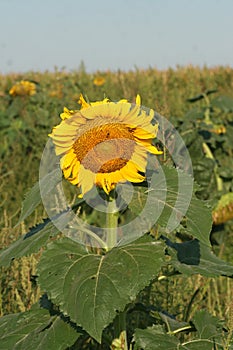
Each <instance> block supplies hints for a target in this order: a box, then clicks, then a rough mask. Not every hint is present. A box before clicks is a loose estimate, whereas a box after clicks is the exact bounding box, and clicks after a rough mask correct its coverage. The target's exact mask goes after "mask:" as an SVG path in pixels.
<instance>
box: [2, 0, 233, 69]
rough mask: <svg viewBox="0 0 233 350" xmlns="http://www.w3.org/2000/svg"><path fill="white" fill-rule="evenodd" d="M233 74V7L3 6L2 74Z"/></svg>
mask: <svg viewBox="0 0 233 350" xmlns="http://www.w3.org/2000/svg"><path fill="white" fill-rule="evenodd" d="M81 61H83V62H84V64H85V67H86V70H87V71H88V72H94V71H96V70H101V71H105V70H107V69H111V70H114V71H115V70H117V69H121V70H129V69H134V68H135V66H136V67H138V68H148V67H149V66H150V67H156V68H158V69H166V68H168V67H173V68H174V67H176V65H182V66H183V65H187V64H193V65H199V66H203V65H207V66H210V67H211V66H216V65H230V66H233V1H232V0H222V1H220V0H195V1H194V0H117V1H116V0H114V1H111V0H83V1H80V0H60V1H59V0H46V1H38V0H0V73H8V72H26V71H29V70H33V71H45V70H50V71H53V70H54V68H55V66H56V67H58V69H61V68H62V67H65V68H66V70H68V71H70V70H75V69H78V68H79V66H80V62H81Z"/></svg>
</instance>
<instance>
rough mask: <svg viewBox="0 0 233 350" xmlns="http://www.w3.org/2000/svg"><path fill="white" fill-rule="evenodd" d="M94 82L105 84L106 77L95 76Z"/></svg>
mask: <svg viewBox="0 0 233 350" xmlns="http://www.w3.org/2000/svg"><path fill="white" fill-rule="evenodd" d="M93 84H94V85H95V86H102V85H104V84H105V79H104V77H101V76H98V77H95V79H94V81H93Z"/></svg>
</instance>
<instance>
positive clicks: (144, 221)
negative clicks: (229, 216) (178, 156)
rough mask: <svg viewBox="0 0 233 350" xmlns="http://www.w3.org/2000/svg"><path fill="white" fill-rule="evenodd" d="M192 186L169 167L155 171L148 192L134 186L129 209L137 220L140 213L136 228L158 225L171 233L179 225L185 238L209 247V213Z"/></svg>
mask: <svg viewBox="0 0 233 350" xmlns="http://www.w3.org/2000/svg"><path fill="white" fill-rule="evenodd" d="M193 186H194V184H193V180H192V178H191V177H190V176H189V175H187V174H185V173H184V172H182V171H180V170H177V169H175V168H168V167H162V168H160V169H159V170H157V172H156V174H154V175H153V183H152V185H151V188H149V190H147V189H145V188H143V187H140V186H135V187H134V188H133V191H134V192H133V198H132V201H131V202H130V203H129V208H130V209H131V210H132V211H133V213H134V214H136V215H138V216H139V214H140V213H141V212H142V213H143V216H142V215H141V216H139V218H140V220H138V228H139V229H140V228H142V229H145V228H146V227H148V228H150V227H151V226H152V225H154V224H157V225H159V226H160V227H163V228H164V229H165V230H168V231H170V232H172V231H173V230H174V229H175V228H177V227H178V226H179V224H181V225H184V229H185V231H186V233H187V234H190V235H192V236H193V237H194V238H197V239H198V240H200V241H201V242H203V243H205V244H206V245H210V241H209V234H210V231H211V228H212V214H211V210H210V208H208V207H207V206H206V205H205V204H204V202H203V201H201V200H199V199H197V198H196V197H195V195H194V193H193ZM129 191H132V189H131V187H130V188H129ZM146 225H147V226H146Z"/></svg>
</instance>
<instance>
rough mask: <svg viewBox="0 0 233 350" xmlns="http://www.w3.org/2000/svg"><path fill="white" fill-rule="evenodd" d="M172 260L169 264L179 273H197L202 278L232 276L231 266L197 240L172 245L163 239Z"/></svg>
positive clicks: (232, 266)
mask: <svg viewBox="0 0 233 350" xmlns="http://www.w3.org/2000/svg"><path fill="white" fill-rule="evenodd" d="M165 240H166V243H167V245H168V246H169V247H170V248H171V249H169V254H170V255H171V257H172V259H171V260H170V263H171V264H172V265H173V266H174V267H175V268H176V269H177V270H178V271H180V272H182V273H184V274H187V275H192V274H196V273H199V274H201V275H203V276H207V277H213V276H221V275H224V276H233V265H230V264H229V263H227V262H225V261H223V260H221V259H219V258H218V257H217V256H216V255H214V253H213V252H212V251H211V249H210V247H208V246H206V245H205V244H203V243H202V242H199V241H198V240H196V239H195V240H192V241H188V242H185V243H173V242H171V241H170V240H168V239H167V238H166V239H165Z"/></svg>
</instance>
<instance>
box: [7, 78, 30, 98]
mask: <svg viewBox="0 0 233 350" xmlns="http://www.w3.org/2000/svg"><path fill="white" fill-rule="evenodd" d="M35 93H36V84H34V83H32V82H30V81H27V80H21V81H19V82H17V83H16V84H15V85H13V86H12V88H11V89H10V91H9V94H10V95H12V96H32V95H35Z"/></svg>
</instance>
